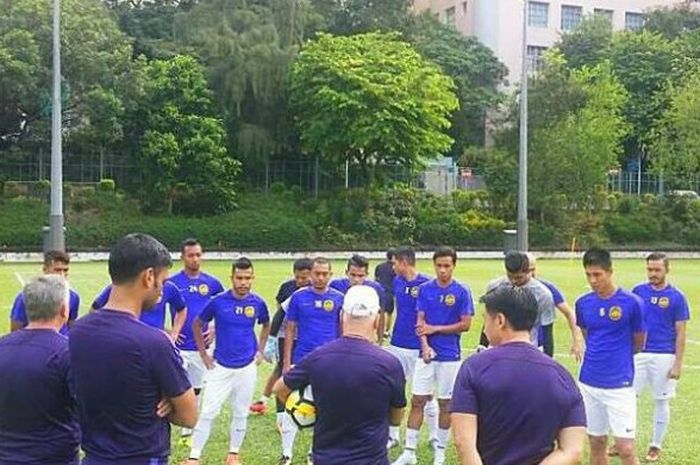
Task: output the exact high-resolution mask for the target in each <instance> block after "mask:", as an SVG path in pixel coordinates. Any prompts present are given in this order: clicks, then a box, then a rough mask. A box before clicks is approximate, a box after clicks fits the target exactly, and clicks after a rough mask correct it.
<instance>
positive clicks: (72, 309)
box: [10, 250, 80, 335]
mask: <svg viewBox="0 0 700 465" xmlns="http://www.w3.org/2000/svg"><path fill="white" fill-rule="evenodd" d="M69 270H70V256H69V255H68V254H67V253H65V252H61V251H58V250H53V251H50V252H46V253H45V254H44V267H43V272H44V274H57V275H60V276H63V277H64V278H66V279H68V271H69ZM68 308H69V313H68V320H67V321H66V323H65V325H63V327H62V328H61V331H60V332H61V334H63V335H66V334H68V330H69V329H70V327H71V325H72V324H73V322H74V321H75V320H76V319H77V318H78V310H79V308H80V296H79V295H78V293H77V292H75V291H74V290H73V289H71V290H70V301H69V307H68ZM28 323H29V319H28V318H27V309H26V306H25V305H24V294H23V293H22V292H20V293H19V294H17V297H15V302H14V303H13V304H12V310H10V330H11V331H17V330H19V329H22V328H24V327H25V326H27V324H28Z"/></svg>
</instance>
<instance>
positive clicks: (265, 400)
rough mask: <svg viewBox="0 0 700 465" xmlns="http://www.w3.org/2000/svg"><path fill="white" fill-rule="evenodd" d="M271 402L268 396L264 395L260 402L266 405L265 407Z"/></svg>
mask: <svg viewBox="0 0 700 465" xmlns="http://www.w3.org/2000/svg"><path fill="white" fill-rule="evenodd" d="M269 400H270V398H269V397H268V396H266V395H264V394H263V395H262V396H260V402H262V403H263V404H265V405H267V402H268V401H269Z"/></svg>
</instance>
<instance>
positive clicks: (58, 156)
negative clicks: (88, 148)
mask: <svg viewBox="0 0 700 465" xmlns="http://www.w3.org/2000/svg"><path fill="white" fill-rule="evenodd" d="M60 26H61V2H60V0H53V99H52V103H51V212H50V214H49V240H48V244H47V246H48V248H49V249H51V250H61V251H64V250H65V248H66V243H65V237H64V233H63V156H62V155H63V154H62V151H61V33H60Z"/></svg>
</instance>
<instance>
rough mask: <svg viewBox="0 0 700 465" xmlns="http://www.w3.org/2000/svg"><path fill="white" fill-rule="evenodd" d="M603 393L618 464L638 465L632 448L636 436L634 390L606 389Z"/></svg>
mask: <svg viewBox="0 0 700 465" xmlns="http://www.w3.org/2000/svg"><path fill="white" fill-rule="evenodd" d="M605 391H606V392H605V394H604V403H605V406H606V409H607V415H608V420H609V423H610V430H611V431H612V435H613V436H614V437H615V448H616V449H617V453H618V456H619V457H620V463H621V464H622V465H638V464H639V461H638V460H637V453H636V451H635V446H634V438H635V436H636V434H637V397H636V395H635V392H634V389H633V388H622V389H606V390H605Z"/></svg>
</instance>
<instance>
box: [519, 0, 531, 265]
mask: <svg viewBox="0 0 700 465" xmlns="http://www.w3.org/2000/svg"><path fill="white" fill-rule="evenodd" d="M527 10H528V0H523V43H522V57H521V59H522V70H521V76H520V152H519V156H518V164H519V170H518V220H517V228H518V237H517V246H518V250H519V251H521V252H527V250H528V222H527V79H528V59H527Z"/></svg>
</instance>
